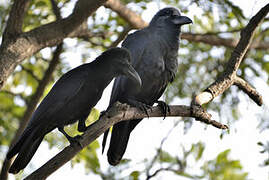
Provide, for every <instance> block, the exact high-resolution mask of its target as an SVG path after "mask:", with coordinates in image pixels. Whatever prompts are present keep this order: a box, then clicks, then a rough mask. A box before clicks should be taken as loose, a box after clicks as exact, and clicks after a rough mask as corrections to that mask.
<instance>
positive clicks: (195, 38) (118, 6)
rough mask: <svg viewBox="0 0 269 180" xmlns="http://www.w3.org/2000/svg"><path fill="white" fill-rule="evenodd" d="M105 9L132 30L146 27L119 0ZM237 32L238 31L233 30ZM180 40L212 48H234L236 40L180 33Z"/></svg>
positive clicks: (264, 47)
mask: <svg viewBox="0 0 269 180" xmlns="http://www.w3.org/2000/svg"><path fill="white" fill-rule="evenodd" d="M105 7H107V8H110V9H111V10H113V11H115V12H116V13H118V14H119V16H121V17H122V18H123V19H124V20H125V21H126V22H128V23H129V24H130V26H131V27H132V28H134V29H142V28H145V27H146V26H148V23H147V22H145V21H144V20H143V19H142V18H141V17H140V16H139V15H138V14H137V13H136V12H134V11H132V10H131V9H129V8H127V7H126V6H125V5H124V4H122V3H121V2H120V1H119V0H108V1H107V2H106V3H105ZM235 31H238V30H235ZM181 39H186V40H188V41H191V42H202V43H206V44H209V45H213V46H225V47H230V48H234V47H235V46H236V44H237V42H238V41H237V40H235V39H232V38H221V37H219V36H218V35H217V34H216V33H215V34H212V33H210V34H208V33H207V34H194V33H182V34H181ZM250 48H255V49H262V50H269V42H259V41H255V42H253V43H252V44H251V46H250Z"/></svg>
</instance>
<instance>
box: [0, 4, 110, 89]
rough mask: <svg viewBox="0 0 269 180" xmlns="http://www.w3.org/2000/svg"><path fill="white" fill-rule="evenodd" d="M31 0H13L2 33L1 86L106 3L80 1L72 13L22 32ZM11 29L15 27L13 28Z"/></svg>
mask: <svg viewBox="0 0 269 180" xmlns="http://www.w3.org/2000/svg"><path fill="white" fill-rule="evenodd" d="M28 1H29V0H23V1H21V0H16V1H14V4H13V6H12V10H11V14H10V15H11V16H10V17H9V19H8V22H7V28H6V30H5V33H4V34H3V40H2V44H1V47H0V89H1V88H2V87H3V84H4V82H5V81H6V79H7V77H8V76H9V75H10V74H11V73H12V72H13V71H14V69H15V67H16V65H17V64H18V63H20V62H21V61H22V60H24V59H25V58H28V57H30V56H32V55H33V54H34V53H36V52H37V51H39V50H40V49H42V48H45V47H48V46H55V45H57V44H59V43H61V42H62V40H63V39H64V38H66V37H69V36H71V35H72V34H74V33H75V32H76V30H80V25H81V24H82V23H83V22H84V21H85V20H86V19H87V18H88V17H89V16H90V15H91V14H92V13H93V12H95V10H96V9H97V8H98V7H100V6H101V5H103V4H104V3H105V2H106V0H99V1H95V0H78V1H77V3H76V5H75V8H74V10H73V12H72V14H71V15H70V16H68V17H66V18H64V19H60V20H56V21H54V22H52V23H49V24H46V25H43V26H40V27H38V28H35V29H33V30H31V31H29V32H23V33H21V24H22V21H23V14H24V13H25V10H26V9H27V5H28V4H29V3H28ZM22 11H23V12H22ZM17 12H20V13H21V14H18V13H17ZM19 15H21V16H20V18H18V19H16V18H17V16H19ZM12 29H15V30H14V31H12Z"/></svg>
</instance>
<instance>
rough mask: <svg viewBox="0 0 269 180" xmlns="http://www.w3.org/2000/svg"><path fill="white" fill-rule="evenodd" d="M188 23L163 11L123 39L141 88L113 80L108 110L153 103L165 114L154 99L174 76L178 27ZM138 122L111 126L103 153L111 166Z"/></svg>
mask: <svg viewBox="0 0 269 180" xmlns="http://www.w3.org/2000/svg"><path fill="white" fill-rule="evenodd" d="M189 23H192V21H191V19H190V18H188V17H186V16H181V14H180V12H179V11H178V10H177V9H175V8H172V7H171V8H164V9H162V10H160V11H159V12H158V13H157V14H156V15H155V16H154V17H153V19H152V20H151V22H150V24H149V26H148V27H146V28H144V29H141V30H138V31H136V32H134V33H132V34H130V35H128V36H127V38H126V39H125V40H124V41H123V43H122V46H123V47H124V48H127V49H129V50H130V52H131V63H132V65H133V67H134V68H135V70H136V71H137V72H138V74H139V75H140V77H141V79H142V86H141V88H140V90H138V91H137V90H136V89H135V88H134V87H135V84H134V82H132V81H130V80H128V79H127V78H125V77H118V78H116V80H115V82H114V85H113V89H112V94H111V98H110V105H109V107H110V106H111V105H112V104H113V103H114V102H116V101H120V102H122V103H128V104H130V105H132V106H135V107H138V108H140V109H144V110H145V109H147V108H149V107H151V106H152V105H153V104H154V103H156V102H157V103H159V105H161V106H162V107H163V109H164V112H165V111H166V110H165V109H166V108H167V105H166V104H165V103H164V102H161V101H158V99H159V98H160V96H161V95H162V94H163V92H164V90H165V89H166V86H167V85H168V83H169V82H172V81H173V79H174V77H175V75H176V72H177V69H178V60H177V55H178V47H179V36H180V28H181V26H182V25H184V24H189ZM141 120H142V119H136V120H131V121H123V122H120V123H117V124H116V125H114V126H113V128H112V135H111V140H110V146H109V149H108V152H107V156H108V162H109V163H110V164H111V165H117V164H118V163H119V162H120V160H121V159H122V156H123V154H124V152H125V150H126V148H127V144H128V140H129V136H130V133H131V132H132V130H133V129H134V128H135V126H136V125H137V124H138V123H139V122H140V121H141ZM107 134H108V131H106V133H105V134H104V139H103V150H104V147H105V143H106V138H107Z"/></svg>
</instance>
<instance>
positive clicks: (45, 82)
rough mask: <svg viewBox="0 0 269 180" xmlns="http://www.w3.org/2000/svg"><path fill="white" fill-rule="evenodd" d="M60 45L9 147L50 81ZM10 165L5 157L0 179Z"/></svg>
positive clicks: (6, 174)
mask: <svg viewBox="0 0 269 180" xmlns="http://www.w3.org/2000/svg"><path fill="white" fill-rule="evenodd" d="M62 46H63V44H60V45H58V46H57V48H56V50H55V51H54V53H53V58H52V60H51V62H50V64H49V67H48V69H47V70H46V72H45V75H44V77H43V79H42V80H40V81H39V84H38V87H37V89H36V92H35V93H34V95H33V96H32V97H31V99H30V101H29V103H28V106H27V109H26V110H25V112H24V114H23V117H22V119H21V121H20V124H19V128H18V129H17V131H16V133H15V135H14V138H13V139H12V141H11V143H10V147H11V146H13V145H14V144H15V142H17V140H18V138H19V136H20V135H21V134H22V132H23V130H24V129H25V127H26V125H27V123H28V121H29V120H30V117H31V116H32V114H33V112H34V110H35V108H36V106H37V104H38V102H39V100H40V98H41V97H42V95H43V93H44V90H45V88H46V86H47V85H48V83H49V82H50V79H51V77H52V73H53V71H54V70H55V69H56V66H57V64H58V63H59V61H60V53H61V52H62ZM10 165H11V159H6V158H5V160H4V163H3V165H2V169H1V173H0V179H1V180H6V179H7V177H8V170H9V167H10Z"/></svg>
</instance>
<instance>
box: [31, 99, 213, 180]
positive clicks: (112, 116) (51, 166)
mask: <svg viewBox="0 0 269 180" xmlns="http://www.w3.org/2000/svg"><path fill="white" fill-rule="evenodd" d="M148 114H149V116H150V117H163V114H162V111H161V109H160V107H159V106H155V107H153V108H152V111H150V110H149V111H148ZM167 116H181V117H199V118H206V117H207V116H208V114H207V113H206V112H204V113H203V112H201V111H191V108H190V107H189V106H183V105H177V106H170V113H168V114H167ZM145 117H147V114H146V113H145V112H142V111H141V110H139V109H137V108H134V107H129V106H128V105H126V104H120V103H118V102H117V103H115V104H114V105H113V106H112V108H110V109H109V110H108V112H106V113H105V114H104V115H103V116H102V117H100V119H99V120H98V121H95V122H94V123H93V124H91V125H90V126H89V127H88V128H87V131H85V133H84V134H83V135H82V136H81V137H80V138H79V139H78V143H75V144H71V145H69V146H68V147H66V148H64V149H63V150H62V151H61V152H60V153H58V154H57V155H56V156H54V157H53V158H52V159H51V160H49V161H48V162H47V163H46V164H44V165H43V166H42V167H40V168H39V169H37V170H36V171H35V172H33V173H32V174H31V175H29V176H28V177H27V178H26V180H35V179H40V180H43V179H46V178H47V177H48V176H49V175H50V174H52V173H53V172H54V171H56V170H57V169H59V168H60V167H61V166H63V165H64V164H65V163H67V162H68V161H70V160H71V159H72V158H73V157H74V156H75V155H76V154H77V153H78V152H79V151H81V150H82V149H83V148H84V147H86V146H87V145H89V144H90V143H91V142H93V141H94V140H95V139H96V138H98V137H99V136H100V135H101V134H103V133H104V132H105V131H106V130H107V129H108V128H110V127H111V126H113V125H114V124H116V123H118V122H120V121H126V120H132V119H140V118H145Z"/></svg>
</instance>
